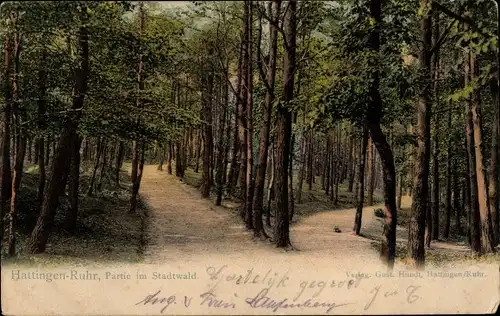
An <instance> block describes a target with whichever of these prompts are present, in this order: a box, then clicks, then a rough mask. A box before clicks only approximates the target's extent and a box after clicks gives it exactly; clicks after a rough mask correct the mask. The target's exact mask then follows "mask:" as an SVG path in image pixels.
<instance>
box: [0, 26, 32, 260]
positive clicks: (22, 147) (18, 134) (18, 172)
mask: <svg viewBox="0 0 500 316" xmlns="http://www.w3.org/2000/svg"><path fill="white" fill-rule="evenodd" d="M20 52H21V38H20V36H19V34H18V33H16V34H14V74H13V76H12V116H13V122H14V124H15V126H14V132H15V135H14V139H16V142H15V147H14V170H13V171H14V172H13V175H12V187H11V190H12V192H11V194H10V196H11V198H10V213H9V243H8V253H9V255H10V256H14V255H15V252H16V248H15V247H16V221H17V196H18V194H19V188H20V185H21V179H22V176H23V164H24V156H25V152H26V135H24V131H23V130H22V129H21V123H22V119H21V112H20V109H19V103H20V102H19V83H18V77H19V54H20ZM0 229H2V230H3V226H2V227H0Z"/></svg>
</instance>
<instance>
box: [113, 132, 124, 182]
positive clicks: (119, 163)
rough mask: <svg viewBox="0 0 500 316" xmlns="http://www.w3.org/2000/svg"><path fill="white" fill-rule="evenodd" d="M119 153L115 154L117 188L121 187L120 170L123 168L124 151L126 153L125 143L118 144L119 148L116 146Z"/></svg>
mask: <svg viewBox="0 0 500 316" xmlns="http://www.w3.org/2000/svg"><path fill="white" fill-rule="evenodd" d="M116 149H117V153H115V183H116V186H119V185H120V170H121V166H122V159H123V154H124V153H123V151H124V149H125V148H124V146H123V142H122V141H120V142H119V143H118V146H116Z"/></svg>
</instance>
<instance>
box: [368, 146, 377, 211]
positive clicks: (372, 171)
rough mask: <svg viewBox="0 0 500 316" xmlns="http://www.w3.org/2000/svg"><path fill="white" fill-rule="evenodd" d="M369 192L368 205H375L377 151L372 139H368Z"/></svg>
mask: <svg viewBox="0 0 500 316" xmlns="http://www.w3.org/2000/svg"><path fill="white" fill-rule="evenodd" d="M367 149H368V192H367V195H368V196H367V203H366V204H367V205H368V206H371V205H373V189H374V185H375V152H374V151H373V143H372V139H371V138H369V139H368V147H367Z"/></svg>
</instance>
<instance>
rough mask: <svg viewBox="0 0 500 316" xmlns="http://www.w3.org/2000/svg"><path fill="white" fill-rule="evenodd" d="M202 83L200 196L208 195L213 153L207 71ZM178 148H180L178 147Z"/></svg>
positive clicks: (210, 75)
mask: <svg viewBox="0 0 500 316" xmlns="http://www.w3.org/2000/svg"><path fill="white" fill-rule="evenodd" d="M204 76H206V77H205V79H204V81H205V82H204V84H205V86H204V87H203V91H202V100H201V102H202V107H203V118H204V120H205V122H204V124H203V177H202V185H201V196H202V197H203V198H205V199H206V198H209V197H210V186H211V182H212V181H211V173H210V166H211V164H212V154H213V131H212V128H213V127H212V124H213V123H212V92H213V75H212V74H211V73H210V72H208V71H207V73H206V74H204ZM178 150H180V148H179V149H178Z"/></svg>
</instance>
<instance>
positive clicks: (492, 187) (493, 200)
mask: <svg viewBox="0 0 500 316" xmlns="http://www.w3.org/2000/svg"><path fill="white" fill-rule="evenodd" d="M499 12H500V11H499ZM499 17H500V13H499ZM498 23H500V21H498ZM499 34H500V25H499ZM498 56H499V58H500V53H499V55H498ZM497 67H498V68H499V69H500V64H498V66H497ZM499 71H500V70H499ZM497 76H498V74H497ZM496 79H497V80H495V81H494V82H492V83H491V85H490V86H491V95H492V99H493V124H492V127H491V154H490V164H489V169H488V176H489V177H488V178H489V188H488V193H489V196H490V213H491V222H492V226H493V237H494V238H493V239H494V242H495V245H498V244H499V243H500V214H499V212H500V210H499V209H498V194H499V187H498V182H499V178H500V173H499V172H498V169H499V168H498V152H499V148H500V146H499V145H498V137H499V134H500V106H499V102H500V98H499V81H498V80H500V77H498V78H496Z"/></svg>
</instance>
